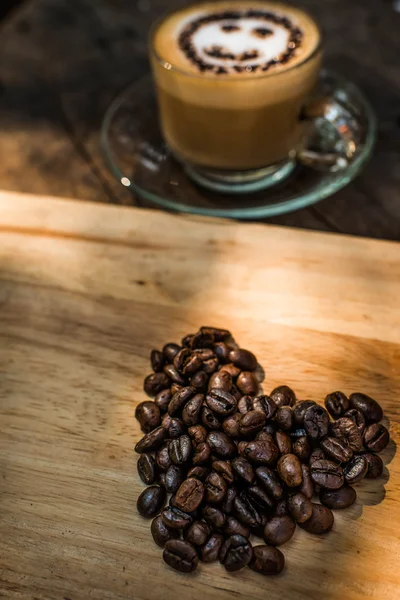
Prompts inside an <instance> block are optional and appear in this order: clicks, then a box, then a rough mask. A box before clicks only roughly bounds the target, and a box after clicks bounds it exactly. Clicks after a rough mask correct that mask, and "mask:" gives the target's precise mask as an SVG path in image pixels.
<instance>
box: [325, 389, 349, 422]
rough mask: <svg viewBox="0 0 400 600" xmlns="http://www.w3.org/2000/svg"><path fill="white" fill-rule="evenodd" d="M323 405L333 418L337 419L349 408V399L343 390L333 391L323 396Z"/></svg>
mask: <svg viewBox="0 0 400 600" xmlns="http://www.w3.org/2000/svg"><path fill="white" fill-rule="evenodd" d="M325 406H326V409H327V411H328V412H329V414H330V415H331V417H332V418H333V419H339V418H340V417H343V415H344V413H345V412H346V410H349V408H350V401H349V399H348V398H347V396H345V395H344V394H343V392H333V393H332V394H328V395H327V397H326V398H325Z"/></svg>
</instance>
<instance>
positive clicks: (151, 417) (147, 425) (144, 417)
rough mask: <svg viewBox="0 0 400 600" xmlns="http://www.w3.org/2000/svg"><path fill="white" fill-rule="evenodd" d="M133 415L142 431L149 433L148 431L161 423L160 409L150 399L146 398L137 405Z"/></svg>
mask: <svg viewBox="0 0 400 600" xmlns="http://www.w3.org/2000/svg"><path fill="white" fill-rule="evenodd" d="M135 417H136V419H137V420H138V421H139V424H140V427H141V429H142V431H143V432H144V433H149V431H152V430H153V429H155V428H156V427H159V426H160V423H161V414H160V409H159V408H158V406H157V404H155V403H154V402H152V401H151V400H146V401H145V402H141V403H140V404H138V405H137V407H136V410H135Z"/></svg>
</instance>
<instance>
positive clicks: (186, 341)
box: [181, 333, 194, 348]
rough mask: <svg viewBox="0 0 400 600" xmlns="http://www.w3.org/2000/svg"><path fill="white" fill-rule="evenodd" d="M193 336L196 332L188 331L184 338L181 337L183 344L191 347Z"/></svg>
mask: <svg viewBox="0 0 400 600" xmlns="http://www.w3.org/2000/svg"><path fill="white" fill-rule="evenodd" d="M193 337H194V333H188V334H187V335H185V336H183V338H182V339H181V343H182V346H186V347H187V348H190V346H191V343H192V339H193Z"/></svg>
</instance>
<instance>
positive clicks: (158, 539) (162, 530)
mask: <svg viewBox="0 0 400 600" xmlns="http://www.w3.org/2000/svg"><path fill="white" fill-rule="evenodd" d="M150 531H151V535H152V536H153V540H154V541H155V543H156V544H157V546H160V548H164V546H165V544H166V543H167V542H168V541H169V540H174V539H177V538H178V537H179V531H178V530H177V529H170V528H169V527H167V526H166V525H165V523H164V522H163V520H162V518H161V515H158V517H155V518H154V519H153V520H152V522H151V527H150Z"/></svg>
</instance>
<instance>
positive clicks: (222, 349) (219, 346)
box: [213, 342, 232, 391]
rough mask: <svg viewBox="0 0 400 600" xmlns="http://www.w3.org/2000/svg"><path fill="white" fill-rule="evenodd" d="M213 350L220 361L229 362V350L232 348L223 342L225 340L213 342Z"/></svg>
mask: <svg viewBox="0 0 400 600" xmlns="http://www.w3.org/2000/svg"><path fill="white" fill-rule="evenodd" d="M213 350H214V352H215V355H216V357H217V358H218V360H219V362H220V363H227V362H229V352H230V351H231V350H232V348H230V347H229V346H228V345H227V344H225V342H217V343H216V344H214V346H213ZM213 387H218V386H213ZM228 391H229V390H228Z"/></svg>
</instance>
